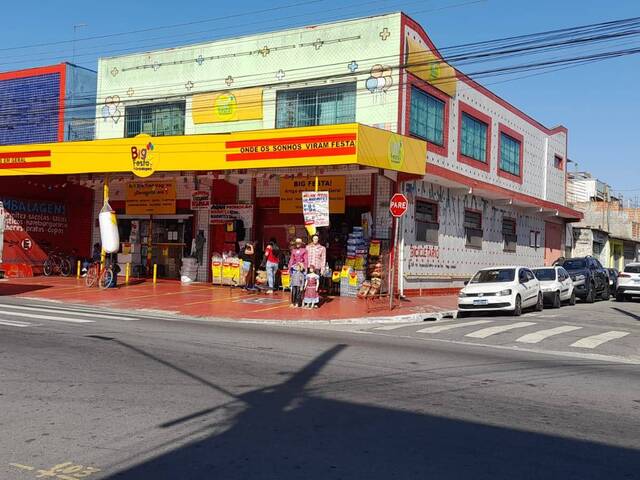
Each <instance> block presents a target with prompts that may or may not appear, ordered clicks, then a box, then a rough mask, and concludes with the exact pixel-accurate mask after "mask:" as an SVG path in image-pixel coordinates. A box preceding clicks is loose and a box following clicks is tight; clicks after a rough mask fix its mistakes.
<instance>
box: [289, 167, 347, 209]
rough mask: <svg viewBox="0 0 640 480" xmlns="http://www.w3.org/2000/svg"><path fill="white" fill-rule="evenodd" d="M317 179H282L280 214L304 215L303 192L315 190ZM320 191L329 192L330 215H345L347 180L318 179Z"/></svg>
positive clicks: (335, 177) (327, 177)
mask: <svg viewBox="0 0 640 480" xmlns="http://www.w3.org/2000/svg"><path fill="white" fill-rule="evenodd" d="M315 185H316V179H315V177H294V178H281V179H280V213H302V192H308V191H312V190H315ZM318 190H320V191H325V192H326V191H328V192H329V213H344V203H345V192H346V178H345V177H344V176H324V177H318Z"/></svg>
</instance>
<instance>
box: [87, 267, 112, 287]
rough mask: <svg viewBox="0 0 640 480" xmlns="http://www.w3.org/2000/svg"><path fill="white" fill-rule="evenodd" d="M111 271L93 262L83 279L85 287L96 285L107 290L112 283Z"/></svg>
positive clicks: (109, 268)
mask: <svg viewBox="0 0 640 480" xmlns="http://www.w3.org/2000/svg"><path fill="white" fill-rule="evenodd" d="M113 275H114V272H113V269H112V268H111V267H106V266H105V267H104V268H102V265H101V264H100V262H93V263H92V264H91V265H89V268H88V269H87V276H86V277H84V281H85V284H86V285H87V287H93V286H94V285H96V284H98V287H99V288H101V289H105V288H109V286H111V283H112V282H113Z"/></svg>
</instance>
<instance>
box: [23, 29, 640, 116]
mask: <svg viewBox="0 0 640 480" xmlns="http://www.w3.org/2000/svg"><path fill="white" fill-rule="evenodd" d="M634 21H635V22H636V23H637V22H638V19H637V18H634V19H624V20H618V21H615V22H606V25H608V26H611V25H613V26H616V27H617V26H618V25H621V24H625V25H630V24H632V22H634ZM602 25H603V24H594V26H595V27H597V28H600V29H602ZM586 27H587V28H589V29H591V30H593V28H591V27H592V26H586ZM576 28H582V29H583V30H584V29H585V27H584V26H583V27H576ZM565 30H571V31H574V30H575V28H573V29H565ZM638 32H640V30H631V31H627V32H626V33H619V34H608V33H607V34H604V35H600V36H591V37H588V38H581V39H579V42H581V44H582V43H586V42H591V43H597V42H600V41H602V40H606V41H611V40H613V39H618V38H620V36H621V35H636V34H637V33H638ZM547 34H548V32H542V33H540V34H538V36H544V35H547ZM533 35H534V34H530V35H528V38H529V40H531V38H533ZM521 37H522V36H518V37H516V38H518V39H520V38H521ZM507 38H508V37H507ZM507 38H502V39H497V40H495V42H496V43H502V44H505V40H506V39H507ZM575 43H576V40H575V39H571V38H569V39H566V40H562V41H556V42H553V43H542V44H539V45H533V46H529V47H525V48H522V49H515V48H509V49H507V50H504V49H503V50H496V49H494V50H493V51H491V52H490V53H485V52H478V53H473V54H466V53H464V52H460V53H458V55H457V56H452V57H449V58H448V59H447V60H449V61H453V62H456V61H460V62H461V63H464V62H462V61H467V62H468V63H482V62H486V61H487V60H493V59H494V58H497V59H501V58H507V57H517V56H522V55H524V54H525V53H528V54H530V53H532V52H533V53H543V52H548V51H550V50H552V49H557V48H559V47H565V46H566V45H571V46H573V45H575ZM484 44H485V45H487V44H488V41H485V42H484ZM451 48H456V47H451ZM533 49H538V50H533ZM388 58H393V59H394V60H395V59H396V58H397V54H396V55H393V56H390V57H388ZM383 60H385V57H375V58H370V59H361V60H360V62H361V63H363V62H367V61H376V62H378V61H383ZM566 61H567V59H562V60H561V62H566ZM427 63H430V62H427ZM337 65H340V66H342V63H335V64H326V65H320V66H318V65H314V66H313V67H309V66H304V67H300V68H297V69H291V70H288V74H289V79H290V77H291V73H294V72H296V71H302V72H304V77H301V78H300V80H308V81H313V80H316V79H317V78H320V79H323V78H329V77H333V78H339V77H345V76H347V77H348V76H351V77H353V76H355V75H354V74H353V73H349V74H339V73H337V72H336V73H331V74H329V75H325V76H323V77H316V78H314V77H308V72H309V70H310V69H314V68H315V69H325V68H330V67H334V66H337ZM411 66H412V65H409V64H406V65H394V66H392V68H407V67H411ZM532 66H533V67H535V66H544V65H537V64H533V65H532ZM514 68H515V69H518V68H527V65H521V66H518V67H508V68H507V71H510V70H513V69H514ZM275 73H276V72H265V73H260V74H252V75H245V76H241V75H240V76H236V77H235V78H236V79H237V80H245V79H251V78H253V77H256V78H264V79H266V78H268V76H270V75H274V74H275ZM492 73H496V69H491V70H486V71H480V72H476V73H472V74H470V76H482V75H487V74H492ZM296 80H297V79H296V78H295V77H294V78H293V80H291V81H288V82H286V83H277V82H266V83H265V82H264V81H262V82H261V83H258V84H256V82H252V83H251V85H252V86H265V87H272V86H276V85H279V84H284V85H286V84H289V83H294V82H295V81H296ZM223 81H224V79H223V78H222V77H221V78H217V79H211V80H207V81H204V82H203V81H197V84H198V85H199V86H202V85H203V84H204V85H207V84H214V83H218V82H220V83H222V82H223ZM182 86H183V83H182V82H177V83H166V84H155V85H152V86H150V87H137V90H138V93H140V91H143V92H144V91H145V90H150V91H154V92H155V91H157V90H158V89H159V88H163V87H164V88H170V87H177V88H181V87H182ZM238 88H240V87H237V88H236V89H238ZM216 90H217V91H220V90H228V88H224V87H222V86H220V87H219V88H217V89H215V90H214V91H216ZM109 93H110V94H111V95H117V94H119V95H120V96H121V97H124V96H125V94H126V92H125V91H124V88H123V90H122V91H118V90H110V91H109ZM186 95H189V92H187V93H180V94H173V95H163V96H162V98H166V97H168V96H175V97H184V96H186ZM87 98H88V97H87ZM153 98H154V97H151V98H145V97H136V98H135V99H134V101H136V102H138V101H144V100H147V99H148V100H153ZM101 103H102V102H96V103H93V104H88V103H86V104H78V105H76V106H73V107H70V108H75V109H81V108H87V107H96V106H97V105H99V104H101ZM14 106H16V107H18V106H20V105H19V104H16V103H14Z"/></svg>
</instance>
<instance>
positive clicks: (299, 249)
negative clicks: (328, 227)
mask: <svg viewBox="0 0 640 480" xmlns="http://www.w3.org/2000/svg"><path fill="white" fill-rule="evenodd" d="M299 263H301V264H302V266H303V267H304V269H305V270H306V269H307V268H308V267H309V263H308V255H307V249H306V248H305V246H304V243H302V239H301V238H296V242H295V246H294V247H293V250H291V257H290V258H289V271H291V270H292V269H293V267H294V265H297V264H299Z"/></svg>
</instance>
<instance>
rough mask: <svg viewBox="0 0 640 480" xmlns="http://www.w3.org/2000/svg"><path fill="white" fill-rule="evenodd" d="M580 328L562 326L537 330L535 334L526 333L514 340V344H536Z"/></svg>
mask: <svg viewBox="0 0 640 480" xmlns="http://www.w3.org/2000/svg"><path fill="white" fill-rule="evenodd" d="M581 328H582V327H574V326H572V325H564V326H562V327H556V328H549V329H547V330H538V331H537V332H533V333H527V334H526V335H523V336H521V337H520V338H517V339H516V342H522V343H538V342H541V341H542V340H544V339H545V338H549V337H553V336H554V335H560V334H561V333H567V332H573V331H574V330H580V329H581Z"/></svg>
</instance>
